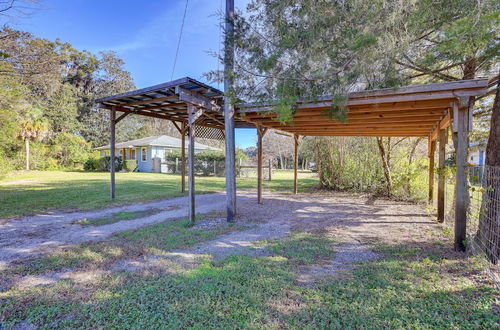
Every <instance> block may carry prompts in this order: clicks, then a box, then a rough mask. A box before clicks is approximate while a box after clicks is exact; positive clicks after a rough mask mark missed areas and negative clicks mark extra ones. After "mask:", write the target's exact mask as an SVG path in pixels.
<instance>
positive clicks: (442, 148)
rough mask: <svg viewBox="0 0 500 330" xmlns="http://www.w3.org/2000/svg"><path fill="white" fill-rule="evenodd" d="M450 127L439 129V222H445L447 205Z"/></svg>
mask: <svg viewBox="0 0 500 330" xmlns="http://www.w3.org/2000/svg"><path fill="white" fill-rule="evenodd" d="M447 140H448V128H444V129H442V130H440V131H439V153H438V159H439V160H438V167H439V170H438V198H437V219H438V222H441V223H443V222H444V211H445V210H444V207H445V176H444V169H445V167H446V164H445V161H446V144H447V143H448V141H447Z"/></svg>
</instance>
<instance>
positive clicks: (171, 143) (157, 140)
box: [96, 135, 220, 150]
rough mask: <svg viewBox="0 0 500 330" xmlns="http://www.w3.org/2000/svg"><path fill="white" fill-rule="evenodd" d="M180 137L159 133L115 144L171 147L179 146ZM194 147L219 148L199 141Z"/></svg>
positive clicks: (124, 146) (103, 148)
mask: <svg viewBox="0 0 500 330" xmlns="http://www.w3.org/2000/svg"><path fill="white" fill-rule="evenodd" d="M181 143H182V141H181V139H178V138H175V137H172V136H168V135H159V136H149V137H145V138H142V139H136V140H130V141H125V142H120V143H117V144H116V145H115V147H116V148H117V149H120V148H135V147H147V146H159V147H171V148H181ZM188 145H189V141H186V148H187V146H188ZM194 148H195V149H201V150H220V149H219V148H215V147H210V146H207V145H204V144H201V143H196V142H195V144H194ZM96 149H97V150H107V149H110V145H109V144H108V145H105V146H102V147H98V148H96Z"/></svg>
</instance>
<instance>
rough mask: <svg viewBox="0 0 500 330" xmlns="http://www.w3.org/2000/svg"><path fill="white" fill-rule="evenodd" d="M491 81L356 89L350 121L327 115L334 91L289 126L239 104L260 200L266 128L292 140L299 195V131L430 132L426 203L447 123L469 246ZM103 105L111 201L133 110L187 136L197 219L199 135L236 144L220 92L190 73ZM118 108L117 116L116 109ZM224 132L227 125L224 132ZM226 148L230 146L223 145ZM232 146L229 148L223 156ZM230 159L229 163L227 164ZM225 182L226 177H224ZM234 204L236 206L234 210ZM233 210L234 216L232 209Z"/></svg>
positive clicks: (460, 229) (460, 218)
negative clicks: (473, 161)
mask: <svg viewBox="0 0 500 330" xmlns="http://www.w3.org/2000/svg"><path fill="white" fill-rule="evenodd" d="M487 85H488V82H487V80H486V79H476V80H464V81H456V82H447V83H436V84H426V85H414V86H407V87H401V88H397V89H381V90H369V91H363V92H356V93H351V94H348V95H347V101H346V103H345V107H347V117H348V121H347V122H345V123H342V122H339V121H336V120H332V119H328V118H327V117H326V116H325V115H324V112H325V111H326V110H327V109H329V108H330V106H331V103H332V99H333V97H332V96H328V95H326V96H321V97H318V98H317V99H316V100H314V101H300V102H298V103H297V104H296V109H295V113H294V118H293V121H292V122H290V123H287V124H284V123H281V122H279V121H278V120H277V117H276V114H275V113H274V112H273V111H272V110H273V104H269V105H256V104H239V105H236V107H235V113H234V125H235V127H236V128H239V127H241V128H249V127H255V128H256V129H257V133H258V134H257V135H258V143H257V145H258V152H257V173H258V175H257V202H258V203H262V202H263V201H262V167H263V166H262V160H263V148H262V143H263V137H264V135H265V134H266V132H267V131H268V130H269V129H275V130H278V131H282V132H284V133H285V134H288V135H290V136H292V137H293V138H294V147H295V148H294V149H295V150H294V186H293V192H294V193H295V194H296V193H297V192H298V176H297V168H298V146H299V137H300V136H397V137H427V138H428V141H429V163H430V166H429V200H432V197H433V194H434V153H435V150H436V141H437V142H439V153H438V155H439V160H438V166H439V168H440V169H442V168H444V166H445V152H446V150H445V148H446V143H447V136H448V128H449V127H450V126H451V127H452V128H453V136H454V142H455V152H456V165H457V172H456V184H455V189H456V191H455V196H456V203H455V248H456V249H457V250H464V249H465V245H464V241H465V238H466V219H467V201H468V189H467V175H466V169H467V148H468V132H469V131H470V130H471V128H472V112H471V111H470V110H469V109H470V108H471V107H470V103H471V102H473V100H474V97H477V96H480V95H483V94H484V93H486V91H487ZM97 102H99V104H100V107H102V108H105V109H108V110H110V113H111V116H110V119H111V120H110V131H111V138H110V144H111V157H112V161H111V164H112V165H111V198H114V197H115V169H114V159H113V158H114V155H115V152H114V148H115V125H116V124H117V123H118V122H119V121H120V120H122V119H123V118H125V117H126V116H128V115H130V114H136V115H142V116H148V117H153V118H160V119H166V120H170V121H172V122H173V123H174V125H175V126H176V127H177V129H178V130H179V132H180V134H181V135H182V140H183V146H184V139H185V136H186V135H187V136H188V138H189V142H190V143H189V151H188V162H189V164H188V181H189V187H188V188H189V203H190V208H189V218H190V219H191V220H194V219H195V203H194V201H195V200H194V191H195V186H194V167H193V160H194V159H193V158H194V139H195V136H197V137H203V138H216V139H223V138H225V139H226V142H227V140H228V139H230V140H231V141H229V142H230V144H232V145H234V135H233V134H232V135H231V136H225V133H224V132H225V131H224V127H225V126H226V124H227V121H226V120H225V116H224V111H223V110H222V92H220V91H218V90H217V89H214V88H212V87H210V86H208V85H205V84H203V83H200V82H198V81H196V80H194V79H191V78H182V79H179V80H175V81H171V82H168V83H165V84H160V85H156V86H152V87H148V88H145V89H140V90H136V91H132V92H128V93H124V94H119V95H114V96H110V97H106V98H102V99H99V100H97ZM117 112H119V113H121V114H120V116H119V117H116V113H117ZM226 132H227V130H226ZM226 145H227V143H226ZM182 151H183V156H182V182H183V183H182V190H183V191H184V189H185V188H184V186H185V184H184V180H185V179H184V177H185V175H184V171H185V170H184V168H185V155H184V147H183V148H182ZM229 153H233V157H234V149H232V150H228V149H226V158H228V156H230V155H229ZM226 164H227V163H226ZM226 173H227V176H228V177H231V178H232V179H233V182H234V178H235V168H234V163H232V165H231V166H227V165H226ZM226 182H227V180H226ZM444 187H445V178H444V176H443V171H438V199H437V201H438V215H437V218H438V221H440V222H443V221H444V215H445V193H444V191H445V190H444ZM234 189H235V188H234V186H233V185H232V184H226V193H227V198H228V220H232V218H233V216H234V212H235V204H233V203H234V199H233V196H234V194H235V191H234ZM230 204H233V207H229V206H230ZM229 213H231V214H229Z"/></svg>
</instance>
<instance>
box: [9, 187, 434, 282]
mask: <svg viewBox="0 0 500 330" xmlns="http://www.w3.org/2000/svg"><path fill="white" fill-rule="evenodd" d="M196 204H197V211H198V212H199V213H208V212H224V210H225V196H224V194H207V195H199V196H197V199H196ZM151 208H158V209H161V210H163V211H160V212H159V213H156V214H154V215H150V216H147V217H144V218H139V219H134V220H126V221H120V222H117V223H113V224H108V225H103V226H95V227H94V226H89V227H83V226H80V225H78V224H72V222H74V221H75V220H78V219H81V218H88V219H92V218H98V217H103V216H109V215H111V214H112V213H115V212H119V211H128V212H130V211H141V210H148V209H151ZM186 214H187V198H186V197H180V198H173V199H168V200H163V201H158V202H151V203H140V204H134V205H128V206H122V207H117V208H108V209H105V210H98V211H89V212H75V213H54V214H50V215H39V216H30V217H26V218H22V219H20V220H12V221H9V222H7V223H5V224H2V225H0V267H1V266H2V263H3V266H4V267H6V266H7V265H8V264H9V263H10V262H12V261H18V260H22V259H25V258H33V257H34V256H36V255H38V254H41V253H44V252H48V251H51V250H53V249H55V248H59V247H61V246H67V245H70V244H76V243H81V242H86V241H96V240H105V239H107V238H109V237H110V236H111V235H112V234H114V233H117V232H120V231H124V230H130V229H135V228H139V227H142V226H146V225H150V224H153V223H157V222H161V221H166V220H169V219H176V218H179V217H185V216H186ZM237 221H239V222H245V223H249V224H251V228H250V229H247V230H241V231H234V232H231V233H229V234H226V235H221V236H219V237H218V238H217V239H215V240H212V241H209V242H205V243H201V244H199V245H197V246H194V247H192V248H189V249H184V250H178V251H172V252H171V253H170V255H169V257H170V258H175V259H177V260H180V261H183V263H187V264H189V263H192V262H193V260H196V259H197V258H198V257H199V256H207V255H209V256H211V257H213V258H214V260H217V259H220V258H223V257H225V256H228V255H232V254H248V255H265V254H267V253H268V252H267V251H265V249H264V248H259V247H258V246H256V245H255V244H254V242H256V241H261V240H266V239H273V238H280V237H284V236H286V235H288V234H289V233H290V232H291V231H293V230H300V231H314V230H319V229H328V232H329V235H331V236H332V238H334V240H335V241H336V242H338V243H339V246H338V247H337V249H338V251H337V252H338V253H337V256H336V258H335V260H332V263H331V264H329V265H325V266H318V267H319V268H310V269H304V270H303V272H302V273H303V276H304V277H303V280H304V281H308V276H310V277H315V276H316V274H321V273H324V272H336V271H342V270H343V269H349V267H350V266H349V265H348V264H350V263H356V262H363V261H368V260H372V259H374V258H377V257H378V255H376V254H375V253H374V252H372V251H371V250H370V249H369V245H370V244H371V243H374V242H378V241H383V242H391V243H394V244H405V245H407V246H415V247H417V246H419V245H422V244H428V242H429V240H432V239H433V237H435V239H436V240H438V239H439V237H441V238H442V232H441V230H440V226H441V225H439V224H438V223H436V222H435V221H434V220H433V219H431V218H430V217H429V216H428V215H427V213H426V212H425V210H424V209H423V208H422V207H420V206H418V205H413V204H409V203H404V202H396V201H390V200H383V199H380V200H373V199H369V198H368V197H366V196H359V195H352V194H343V193H330V192H328V193H327V192H325V193H321V192H315V193H309V194H300V195H290V194H279V193H265V194H264V203H263V204H262V205H259V204H257V203H256V197H255V194H254V193H253V192H249V191H240V192H238V219H237ZM158 257H159V256H152V257H151V258H152V260H157V259H158ZM162 257H165V256H162ZM141 263H142V264H145V265H148V264H149V262H147V261H146V262H144V260H142V261H137V260H124V261H123V262H122V264H121V265H122V266H123V265H124V264H125V265H127V264H131V265H137V264H141ZM118 268H121V267H118ZM125 268H127V267H125ZM139 268H140V267H139ZM53 275H54V276H50V277H54V278H57V277H60V276H63V277H64V276H66V275H61V274H53ZM68 276H69V275H68ZM299 280H300V279H299ZM35 282H36V280H35Z"/></svg>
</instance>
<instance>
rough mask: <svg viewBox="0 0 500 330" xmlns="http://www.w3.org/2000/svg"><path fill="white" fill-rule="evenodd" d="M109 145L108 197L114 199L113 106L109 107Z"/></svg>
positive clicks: (114, 120)
mask: <svg viewBox="0 0 500 330" xmlns="http://www.w3.org/2000/svg"><path fill="white" fill-rule="evenodd" d="M109 116H110V117H109V131H110V134H109V146H110V155H109V161H110V164H109V165H110V175H111V178H110V179H111V180H110V187H109V188H110V198H111V200H114V199H115V152H116V150H115V137H116V134H115V125H116V124H115V123H116V110H115V108H113V109H111V112H110V114H109Z"/></svg>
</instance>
